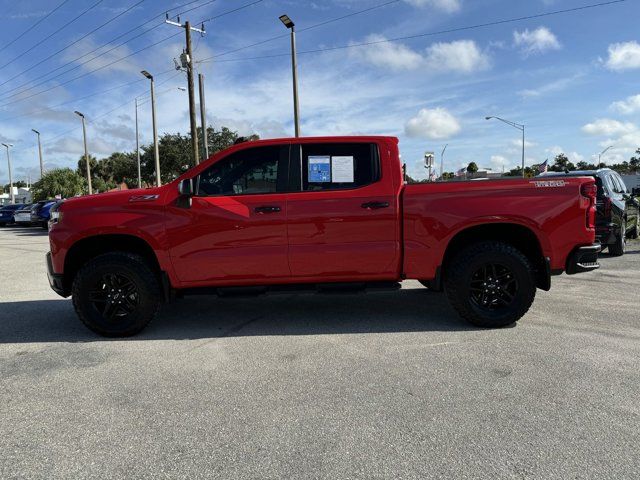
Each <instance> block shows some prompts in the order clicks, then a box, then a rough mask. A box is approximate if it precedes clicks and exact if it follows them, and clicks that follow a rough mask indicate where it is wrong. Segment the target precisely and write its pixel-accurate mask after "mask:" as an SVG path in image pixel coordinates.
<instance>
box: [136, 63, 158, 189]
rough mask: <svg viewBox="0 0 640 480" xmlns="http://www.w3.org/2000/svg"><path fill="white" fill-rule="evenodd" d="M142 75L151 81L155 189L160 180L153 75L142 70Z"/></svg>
mask: <svg viewBox="0 0 640 480" xmlns="http://www.w3.org/2000/svg"><path fill="white" fill-rule="evenodd" d="M140 73H142V75H144V76H145V77H147V78H148V79H149V80H150V81H151V123H153V157H154V159H155V163H156V187H159V186H160V185H162V180H161V179H160V149H159V147H158V127H157V126H156V94H155V88H154V84H155V82H154V81H153V75H151V74H150V73H149V72H147V71H146V70H142V72H140Z"/></svg>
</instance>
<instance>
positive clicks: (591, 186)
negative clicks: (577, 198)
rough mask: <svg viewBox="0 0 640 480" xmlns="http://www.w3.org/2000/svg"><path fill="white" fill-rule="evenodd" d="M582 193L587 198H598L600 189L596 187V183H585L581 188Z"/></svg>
mask: <svg viewBox="0 0 640 480" xmlns="http://www.w3.org/2000/svg"><path fill="white" fill-rule="evenodd" d="M580 193H581V194H582V196H583V197H587V198H592V199H595V198H596V194H597V193H598V187H596V184H595V182H593V183H583V184H582V185H581V186H580Z"/></svg>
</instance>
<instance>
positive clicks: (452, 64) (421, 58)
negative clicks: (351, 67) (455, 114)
mask: <svg viewBox="0 0 640 480" xmlns="http://www.w3.org/2000/svg"><path fill="white" fill-rule="evenodd" d="M366 41H367V42H373V44H372V45H368V46H367V47H364V48H362V49H358V50H356V51H355V52H354V54H355V55H357V56H359V57H360V58H362V59H364V60H365V61H367V62H369V63H371V64H373V65H375V66H377V67H383V68H389V69H391V70H396V71H400V70H415V69H418V68H423V69H426V70H428V71H429V72H430V73H445V72H457V73H473V72H476V71H479V70H486V69H487V68H489V66H490V64H491V62H490V59H489V56H488V55H487V54H486V53H484V52H482V50H480V48H479V47H478V45H476V43H475V42H474V41H473V40H458V41H455V42H451V43H434V44H432V45H431V46H429V47H428V48H427V49H426V50H425V53H424V55H422V54H421V53H419V52H417V51H415V50H412V49H411V48H409V47H407V46H406V45H403V44H398V43H395V42H386V38H385V37H383V36H382V35H369V36H368V37H367V38H366Z"/></svg>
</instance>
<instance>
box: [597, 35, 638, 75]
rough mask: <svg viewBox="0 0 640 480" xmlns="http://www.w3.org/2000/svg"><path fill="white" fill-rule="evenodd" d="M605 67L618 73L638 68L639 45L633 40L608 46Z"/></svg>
mask: <svg viewBox="0 0 640 480" xmlns="http://www.w3.org/2000/svg"><path fill="white" fill-rule="evenodd" d="M605 65H606V67H607V68H608V69H610V70H615V71H618V72H620V71H623V70H632V69H636V68H640V44H639V43H638V42H636V41H635V40H634V41H632V42H624V43H614V44H611V45H609V58H608V59H607V61H606V63H605Z"/></svg>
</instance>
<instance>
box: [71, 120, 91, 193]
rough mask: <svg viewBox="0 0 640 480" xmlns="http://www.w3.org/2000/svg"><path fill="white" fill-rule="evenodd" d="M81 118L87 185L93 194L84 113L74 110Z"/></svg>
mask: <svg viewBox="0 0 640 480" xmlns="http://www.w3.org/2000/svg"><path fill="white" fill-rule="evenodd" d="M73 113H75V114H76V115H78V116H79V117H80V118H81V119H82V138H83V139H84V161H85V163H86V164H87V186H88V187H89V195H92V194H93V188H91V167H90V166H89V151H88V150H87V127H86V126H85V124H84V114H82V113H80V112H79V111H77V110H76V111H74V112H73Z"/></svg>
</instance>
